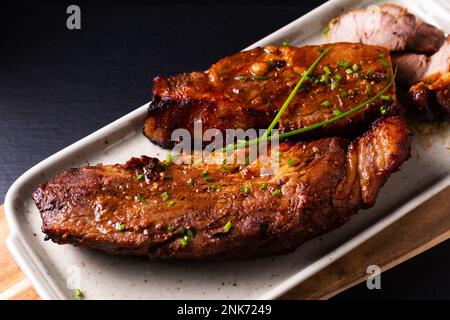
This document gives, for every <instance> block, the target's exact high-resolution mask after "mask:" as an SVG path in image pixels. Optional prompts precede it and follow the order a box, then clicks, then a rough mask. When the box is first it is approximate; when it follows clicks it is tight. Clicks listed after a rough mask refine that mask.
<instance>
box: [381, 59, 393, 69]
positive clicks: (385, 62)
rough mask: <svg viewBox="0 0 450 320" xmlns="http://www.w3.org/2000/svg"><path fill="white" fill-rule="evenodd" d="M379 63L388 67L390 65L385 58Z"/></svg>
mask: <svg viewBox="0 0 450 320" xmlns="http://www.w3.org/2000/svg"><path fill="white" fill-rule="evenodd" d="M380 63H381V64H382V65H383V67H386V68H389V67H390V66H391V65H390V64H389V63H388V62H387V61H386V60H384V59H383V60H381V61H380Z"/></svg>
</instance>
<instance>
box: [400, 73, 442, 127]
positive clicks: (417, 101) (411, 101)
mask: <svg viewBox="0 0 450 320" xmlns="http://www.w3.org/2000/svg"><path fill="white" fill-rule="evenodd" d="M406 105H407V107H408V108H409V109H411V110H412V111H413V112H415V113H416V115H417V116H418V117H419V118H421V119H423V120H426V121H430V122H434V121H439V120H445V119H448V118H450V72H448V73H447V74H445V75H443V76H442V77H441V78H439V79H438V80H436V81H435V82H434V83H432V84H426V83H425V82H419V83H417V84H415V85H413V86H412V87H411V88H410V89H409V91H408V96H407V103H406Z"/></svg>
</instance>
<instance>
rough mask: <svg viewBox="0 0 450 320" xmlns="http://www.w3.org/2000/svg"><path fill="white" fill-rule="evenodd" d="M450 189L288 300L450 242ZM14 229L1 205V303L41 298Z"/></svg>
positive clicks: (319, 293)
mask: <svg viewBox="0 0 450 320" xmlns="http://www.w3.org/2000/svg"><path fill="white" fill-rule="evenodd" d="M449 199H450V187H449V188H447V189H445V190H443V191H442V192H440V193H439V194H437V195H436V196H434V197H433V198H432V199H430V200H428V201H427V202H425V203H423V204H422V205H420V206H419V207H417V208H416V209H414V210H413V211H411V212H410V213H409V214H408V215H406V216H405V217H403V218H402V219H400V220H398V221H397V222H395V223H394V224H392V225H391V226H390V227H388V228H386V229H385V230H383V231H382V232H380V233H379V234H377V235H375V236H374V237H373V238H371V239H369V240H367V241H366V242H364V243H363V244H361V245H360V246H358V247H357V248H355V249H354V250H353V251H351V252H349V253H348V254H347V255H345V256H343V257H342V258H341V259H339V260H337V261H335V262H334V263H332V264H331V265H329V266H328V267H327V268H325V269H324V270H322V271H321V272H319V273H317V274H315V275H314V276H313V277H311V278H310V279H308V280H306V281H305V282H303V283H302V284H300V285H299V286H297V287H296V288H294V289H293V290H291V291H290V292H288V293H287V294H285V295H284V296H283V297H282V298H283V299H328V298H330V297H333V296H334V295H336V294H338V293H340V292H342V291H344V290H346V289H348V288H350V287H352V286H354V285H356V284H358V283H360V282H362V281H365V280H366V279H367V276H368V275H367V273H366V270H367V267H368V266H369V265H373V264H375V265H378V266H379V267H380V268H381V270H382V271H386V270H388V269H390V268H392V267H394V266H396V265H398V264H400V263H402V262H404V261H406V260H408V259H410V258H412V257H414V256H416V255H418V254H420V253H422V252H424V251H426V250H428V249H429V248H431V247H433V246H435V245H437V244H439V243H441V242H443V241H444V240H447V239H448V238H450V201H449ZM7 235H8V226H7V223H6V219H5V215H4V214H3V207H2V206H0V300H1V299H39V296H38V294H37V293H36V292H35V291H34V289H33V288H32V286H31V284H30V282H29V281H28V280H27V279H26V278H25V276H24V275H23V273H22V272H21V271H20V269H19V267H18V266H17V265H16V263H15V261H14V259H13V258H12V257H11V255H10V254H9V251H8V249H7V248H6V245H5V240H6V238H7Z"/></svg>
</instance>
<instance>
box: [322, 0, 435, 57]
mask: <svg viewBox="0 0 450 320" xmlns="http://www.w3.org/2000/svg"><path fill="white" fill-rule="evenodd" d="M327 40H328V42H331V43H333V42H345V41H348V42H356V43H364V44H369V45H379V46H384V47H386V48H388V49H389V50H390V51H395V52H399V51H404V50H409V51H412V52H416V53H425V54H432V53H434V52H436V51H437V50H438V49H439V47H440V46H441V44H442V41H443V40H444V34H443V32H442V31H440V30H439V29H437V28H436V27H434V26H432V25H430V24H428V23H425V22H424V21H422V20H420V19H418V18H416V17H415V16H414V15H413V14H411V13H409V12H408V11H407V10H406V9H405V8H403V7H400V6H397V5H393V4H389V3H386V4H381V5H379V6H371V7H369V8H367V9H364V10H354V11H350V12H348V13H346V14H344V15H342V16H340V17H337V18H335V19H333V20H331V22H330V23H329V32H328V34H327Z"/></svg>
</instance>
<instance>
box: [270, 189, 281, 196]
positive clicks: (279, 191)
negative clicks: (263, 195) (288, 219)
mask: <svg viewBox="0 0 450 320" xmlns="http://www.w3.org/2000/svg"><path fill="white" fill-rule="evenodd" d="M272 195H273V196H279V195H281V190H280V189H276V190H274V191H273V192H272Z"/></svg>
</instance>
